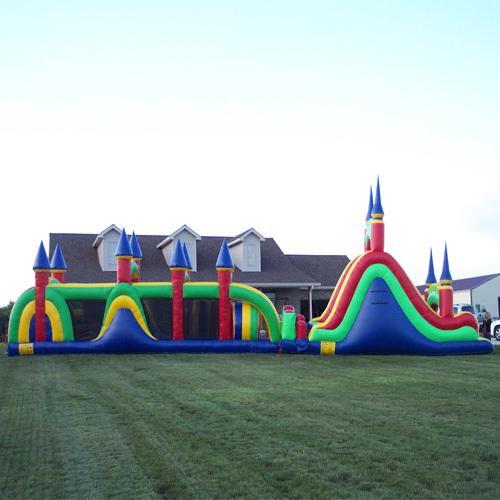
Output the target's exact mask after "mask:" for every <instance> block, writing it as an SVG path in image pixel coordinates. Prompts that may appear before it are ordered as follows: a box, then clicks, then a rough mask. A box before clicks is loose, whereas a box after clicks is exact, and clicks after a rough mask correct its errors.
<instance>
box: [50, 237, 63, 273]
mask: <svg viewBox="0 0 500 500" xmlns="http://www.w3.org/2000/svg"><path fill="white" fill-rule="evenodd" d="M50 268H51V269H52V271H65V270H66V262H65V261H64V257H63V254H62V250H61V247H60V246H59V243H58V244H57V246H56V249H55V251H54V255H53V256H52V260H51V262H50Z"/></svg>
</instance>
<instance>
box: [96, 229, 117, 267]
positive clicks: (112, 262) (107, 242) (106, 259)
mask: <svg viewBox="0 0 500 500" xmlns="http://www.w3.org/2000/svg"><path fill="white" fill-rule="evenodd" d="M121 234H122V232H121V230H120V229H118V228H117V227H116V226H115V225H114V224H111V226H109V227H107V228H106V229H105V230H104V231H102V232H100V233H99V234H98V235H97V237H96V239H95V241H94V243H93V244H92V246H93V247H94V248H96V249H97V256H98V259H99V265H100V266H101V270H102V271H116V258H115V252H116V247H117V245H118V241H119V239H120V235H121Z"/></svg>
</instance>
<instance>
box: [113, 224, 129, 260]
mask: <svg viewBox="0 0 500 500" xmlns="http://www.w3.org/2000/svg"><path fill="white" fill-rule="evenodd" d="M115 257H117V258H121V257H132V248H131V247H130V242H129V241H128V236H127V233H126V232H125V228H124V229H123V230H122V234H121V235H120V239H119V240H118V245H117V246H116V252H115Z"/></svg>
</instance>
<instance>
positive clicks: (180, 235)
mask: <svg viewBox="0 0 500 500" xmlns="http://www.w3.org/2000/svg"><path fill="white" fill-rule="evenodd" d="M177 240H180V242H181V243H182V244H185V245H186V250H187V252H188V254H189V259H190V260H191V265H192V266H193V269H192V270H193V271H194V272H196V270H197V255H196V253H197V252H196V242H197V241H199V240H201V236H200V235H198V234H197V233H195V232H194V231H193V230H192V229H191V228H189V227H188V226H186V225H184V226H182V227H181V228H179V229H177V231H175V232H174V233H172V234H171V235H170V236H168V237H167V238H165V239H164V240H163V241H162V242H161V243H160V244H159V245H157V248H159V249H160V250H161V251H162V253H163V257H164V258H165V262H166V263H167V265H170V261H171V259H172V255H173V253H174V248H175V245H176V244H177Z"/></svg>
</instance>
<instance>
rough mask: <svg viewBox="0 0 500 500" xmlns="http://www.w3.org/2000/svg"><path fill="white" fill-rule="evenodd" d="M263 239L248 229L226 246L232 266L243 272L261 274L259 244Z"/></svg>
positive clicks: (253, 230)
mask: <svg viewBox="0 0 500 500" xmlns="http://www.w3.org/2000/svg"><path fill="white" fill-rule="evenodd" d="M262 241H265V238H264V237H263V236H262V235H261V234H259V233H258V232H257V231H255V229H249V230H248V231H246V232H245V233H243V234H241V235H239V236H237V237H236V239H235V240H233V241H231V242H230V243H229V244H228V247H229V251H230V252H231V257H232V259H233V262H234V265H235V266H236V267H237V268H238V269H240V270H241V271H243V272H258V273H260V272H261V261H262V258H261V242H262Z"/></svg>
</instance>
